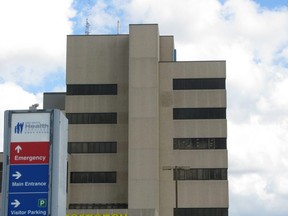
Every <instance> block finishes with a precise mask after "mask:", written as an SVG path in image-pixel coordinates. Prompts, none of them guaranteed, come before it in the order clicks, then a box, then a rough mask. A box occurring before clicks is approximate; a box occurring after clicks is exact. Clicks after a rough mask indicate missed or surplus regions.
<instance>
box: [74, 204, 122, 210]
mask: <svg viewBox="0 0 288 216" xmlns="http://www.w3.org/2000/svg"><path fill="white" fill-rule="evenodd" d="M69 209H128V204H127V203H71V204H69Z"/></svg>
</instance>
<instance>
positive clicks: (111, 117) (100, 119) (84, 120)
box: [66, 112, 117, 124]
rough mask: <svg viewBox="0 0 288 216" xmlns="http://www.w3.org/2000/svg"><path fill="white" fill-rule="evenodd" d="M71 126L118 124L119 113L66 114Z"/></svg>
mask: <svg viewBox="0 0 288 216" xmlns="http://www.w3.org/2000/svg"><path fill="white" fill-rule="evenodd" d="M66 117H67V118H68V121H69V124H117V113H116V112H115V113H66Z"/></svg>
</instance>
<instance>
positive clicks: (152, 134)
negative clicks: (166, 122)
mask: <svg viewBox="0 0 288 216" xmlns="http://www.w3.org/2000/svg"><path fill="white" fill-rule="evenodd" d="M158 62H159V31H158V25H156V24H155V25H130V37H129V111H128V113H129V123H128V125H129V135H128V136H129V143H128V148H129V150H128V154H129V163H128V164H129V168H128V169H129V172H128V207H129V209H155V210H156V211H158V209H159V63H158Z"/></svg>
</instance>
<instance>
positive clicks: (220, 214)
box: [174, 208, 228, 216]
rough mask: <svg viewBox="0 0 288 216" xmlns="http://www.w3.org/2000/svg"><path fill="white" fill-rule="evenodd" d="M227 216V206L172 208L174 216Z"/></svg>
mask: <svg viewBox="0 0 288 216" xmlns="http://www.w3.org/2000/svg"><path fill="white" fill-rule="evenodd" d="M191 215H193V216H207V215H209V216H228V208H177V209H176V208H174V216H191Z"/></svg>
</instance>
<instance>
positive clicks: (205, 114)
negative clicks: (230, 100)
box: [173, 108, 226, 120]
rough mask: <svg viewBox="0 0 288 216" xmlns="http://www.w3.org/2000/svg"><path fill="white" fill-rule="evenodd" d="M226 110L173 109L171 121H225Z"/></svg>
mask: <svg viewBox="0 0 288 216" xmlns="http://www.w3.org/2000/svg"><path fill="white" fill-rule="evenodd" d="M225 118H226V108H174V109H173V119H179V120H183V119H225Z"/></svg>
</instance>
